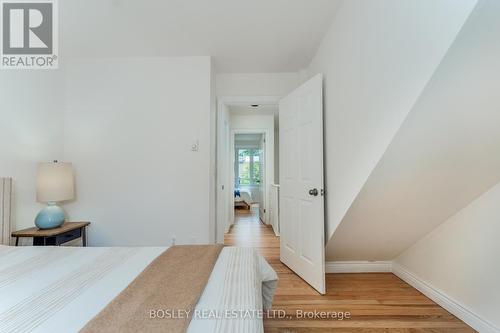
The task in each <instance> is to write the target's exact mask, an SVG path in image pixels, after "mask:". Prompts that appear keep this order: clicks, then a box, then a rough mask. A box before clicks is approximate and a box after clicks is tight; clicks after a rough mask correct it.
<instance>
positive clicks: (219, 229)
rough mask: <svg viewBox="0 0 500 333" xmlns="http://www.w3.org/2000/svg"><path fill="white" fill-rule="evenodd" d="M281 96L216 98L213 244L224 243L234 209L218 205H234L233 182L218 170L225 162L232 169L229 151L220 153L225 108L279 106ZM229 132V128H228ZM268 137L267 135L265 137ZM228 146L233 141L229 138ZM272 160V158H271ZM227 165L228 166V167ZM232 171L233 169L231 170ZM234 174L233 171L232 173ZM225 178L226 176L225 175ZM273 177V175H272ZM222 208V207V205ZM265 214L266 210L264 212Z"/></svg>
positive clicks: (232, 218) (231, 222)
mask: <svg viewBox="0 0 500 333" xmlns="http://www.w3.org/2000/svg"><path fill="white" fill-rule="evenodd" d="M282 97H283V96H218V97H217V110H216V112H217V114H216V117H215V119H216V121H215V122H216V124H215V134H216V135H215V184H216V190H215V200H214V201H215V202H214V206H215V207H214V211H215V223H214V227H215V230H214V233H215V242H216V243H223V242H224V234H225V233H227V232H228V231H229V228H230V227H231V225H232V224H233V223H234V216H232V215H233V214H231V212H232V213H234V209H227V210H226V211H221V209H220V206H221V205H220V203H221V200H225V201H226V202H230V205H234V203H233V200H234V199H233V195H234V194H233V193H232V191H233V190H232V189H231V187H230V183H231V182H233V181H234V177H233V180H231V179H224V178H225V177H224V175H220V173H219V169H220V168H221V163H223V162H226V163H227V164H226V167H229V168H230V167H232V164H231V163H229V162H230V161H231V159H230V158H229V156H227V155H230V150H231V149H229V151H228V154H225V153H224V151H221V148H222V147H220V142H219V138H220V136H221V135H222V131H224V126H221V125H223V124H221V121H222V120H223V119H224V112H225V110H226V108H227V107H229V106H235V105H249V104H260V105H266V104H267V105H279V101H280V100H281V98H282ZM229 131H231V128H229ZM267 136H269V134H268V135H267ZM229 140H230V144H231V142H233V144H234V140H232V139H231V137H229ZM267 144H268V140H266V150H267V151H269V150H268V149H267ZM273 149H274V147H273ZM273 158H274V157H273ZM228 164H229V165H228ZM233 170H234V168H233ZM233 172H234V171H233ZM226 176H227V175H226ZM272 177H274V174H273V175H272ZM222 185H224V186H225V188H226V187H227V190H225V191H224V190H222V189H221V186H222ZM222 207H224V205H222ZM266 212H267V210H266Z"/></svg>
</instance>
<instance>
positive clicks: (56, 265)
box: [0, 245, 277, 333]
mask: <svg viewBox="0 0 500 333" xmlns="http://www.w3.org/2000/svg"><path fill="white" fill-rule="evenodd" d="M197 258H198V259H199V260H198V261H197ZM276 284H277V275H276V273H275V272H274V270H273V269H272V268H271V267H270V266H269V264H268V263H267V262H266V261H265V260H264V259H263V258H262V257H261V256H260V255H259V254H257V253H256V252H255V250H253V249H251V248H237V247H222V246H218V245H198V246H173V247H170V248H165V247H136V248H128V247H122V248H120V247H116V248H106V247H86V248H82V247H13V246H3V245H0V300H1V301H0V332H3V333H6V332H16V333H17V332H58V331H59V332H61V331H62V332H78V331H82V332H137V331H148V332H161V331H163V332H165V331H168V332H189V333H202V332H203V333H209V332H263V331H264V328H263V320H262V315H261V314H262V310H263V309H264V310H265V309H269V308H270V307H271V303H272V296H273V293H274V290H275V288H276ZM197 290H198V291H197ZM228 310H229V311H230V312H227V311H228ZM169 311H170V312H169ZM175 311H178V312H177V314H178V315H181V316H182V315H184V316H187V317H189V318H187V319H186V318H180V319H175V320H172V319H167V317H168V315H169V313H170V314H171V315H172V314H173V313H174V312H175ZM183 311H189V313H186V312H184V313H183ZM247 311H250V312H251V313H254V314H255V315H252V316H250V317H244V316H242V315H241V314H242V313H246V312H247ZM259 313H260V315H259ZM228 314H230V315H228Z"/></svg>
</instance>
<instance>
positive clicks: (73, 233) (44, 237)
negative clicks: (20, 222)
mask: <svg viewBox="0 0 500 333" xmlns="http://www.w3.org/2000/svg"><path fill="white" fill-rule="evenodd" d="M89 224H90V222H64V224H63V225H62V226H60V227H57V228H54V229H44V230H41V229H38V228H36V227H34V228H29V229H23V230H18V231H14V232H13V233H12V234H11V236H12V237H15V238H16V246H18V245H19V238H21V237H33V245H34V246H53V245H55V246H59V245H61V244H64V243H66V242H69V241H72V240H74V239H77V238H80V237H81V238H82V244H83V246H87V233H86V228H87V226H88V225H89Z"/></svg>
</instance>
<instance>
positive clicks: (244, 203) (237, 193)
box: [234, 188, 253, 209]
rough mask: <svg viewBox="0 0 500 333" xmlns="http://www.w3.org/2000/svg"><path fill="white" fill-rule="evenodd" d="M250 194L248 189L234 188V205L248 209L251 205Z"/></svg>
mask: <svg viewBox="0 0 500 333" xmlns="http://www.w3.org/2000/svg"><path fill="white" fill-rule="evenodd" d="M252 203H253V202H252V194H251V193H250V191H249V190H246V189H240V188H237V189H235V190H234V207H235V208H236V207H244V208H246V209H250V207H251V205H252Z"/></svg>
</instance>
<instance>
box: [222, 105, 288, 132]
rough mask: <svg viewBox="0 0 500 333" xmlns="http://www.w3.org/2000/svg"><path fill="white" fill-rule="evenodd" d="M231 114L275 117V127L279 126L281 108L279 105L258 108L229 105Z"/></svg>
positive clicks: (259, 106)
mask: <svg viewBox="0 0 500 333" xmlns="http://www.w3.org/2000/svg"><path fill="white" fill-rule="evenodd" d="M228 108H229V112H230V113H231V114H238V115H247V116H251V115H253V116H262V115H273V116H274V127H275V128H278V126H279V108H278V105H277V104H258V106H257V107H253V106H251V105H244V104H240V105H229V106H228Z"/></svg>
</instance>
